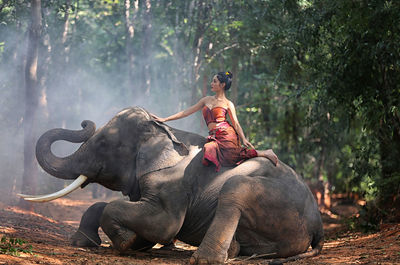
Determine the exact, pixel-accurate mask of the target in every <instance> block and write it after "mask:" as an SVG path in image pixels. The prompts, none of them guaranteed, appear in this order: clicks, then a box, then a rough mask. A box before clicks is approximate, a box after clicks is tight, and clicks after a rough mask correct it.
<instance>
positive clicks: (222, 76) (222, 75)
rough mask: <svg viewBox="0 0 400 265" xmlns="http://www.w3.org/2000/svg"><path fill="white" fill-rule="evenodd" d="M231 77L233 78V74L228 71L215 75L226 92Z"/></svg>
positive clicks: (230, 82) (229, 85)
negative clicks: (223, 84)
mask: <svg viewBox="0 0 400 265" xmlns="http://www.w3.org/2000/svg"><path fill="white" fill-rule="evenodd" d="M232 77H233V74H232V72H229V71H226V72H219V73H218V74H217V78H218V80H219V81H220V82H221V83H225V90H228V89H229V88H230V87H231V84H232Z"/></svg>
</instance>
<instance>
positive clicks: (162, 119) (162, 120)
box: [150, 113, 167, 122]
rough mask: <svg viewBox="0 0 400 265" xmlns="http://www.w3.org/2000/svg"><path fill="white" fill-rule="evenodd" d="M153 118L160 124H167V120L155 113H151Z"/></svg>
mask: <svg viewBox="0 0 400 265" xmlns="http://www.w3.org/2000/svg"><path fill="white" fill-rule="evenodd" d="M150 115H151V117H153V119H154V120H156V121H158V122H166V121H167V119H165V118H160V117H158V116H157V115H154V114H153V113H150Z"/></svg>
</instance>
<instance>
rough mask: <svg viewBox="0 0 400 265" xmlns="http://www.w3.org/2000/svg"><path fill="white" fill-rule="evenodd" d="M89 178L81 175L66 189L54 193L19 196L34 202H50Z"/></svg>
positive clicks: (76, 187)
mask: <svg viewBox="0 0 400 265" xmlns="http://www.w3.org/2000/svg"><path fill="white" fill-rule="evenodd" d="M86 180H87V177H86V176H84V175H80V176H79V177H78V178H77V179H76V180H74V182H72V183H71V184H69V185H68V186H67V187H65V188H64V189H62V190H60V191H57V192H55V193H52V194H46V195H26V194H17V195H18V196H20V197H22V198H24V200H26V201H32V202H48V201H52V200H55V199H58V198H61V197H63V196H65V195H67V194H69V193H71V192H73V191H74V190H76V189H78V188H79V187H80V186H81V185H82V184H83V183H84V182H85V181H86Z"/></svg>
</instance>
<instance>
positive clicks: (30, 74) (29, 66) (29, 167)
mask: <svg viewBox="0 0 400 265" xmlns="http://www.w3.org/2000/svg"><path fill="white" fill-rule="evenodd" d="M41 32H42V15H41V0H32V1H31V25H30V27H29V33H28V36H29V38H28V51H27V60H26V66H25V115H24V175H23V179H22V188H21V190H22V193H25V194H35V192H36V184H37V183H36V182H37V163H36V160H35V151H34V150H35V140H36V138H35V123H34V120H35V113H36V109H37V106H38V78H37V69H38V59H39V58H38V55H39V42H40V37H41ZM20 205H21V206H23V207H28V204H27V203H26V202H25V201H24V200H23V199H21V201H20Z"/></svg>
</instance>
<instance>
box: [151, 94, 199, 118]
mask: <svg viewBox="0 0 400 265" xmlns="http://www.w3.org/2000/svg"><path fill="white" fill-rule="evenodd" d="M205 101H206V97H204V98H202V99H200V100H199V102H197V103H196V104H194V105H193V106H191V107H189V108H187V109H185V110H183V111H180V112H178V113H175V114H173V115H171V116H168V117H166V118H160V117H157V116H156V115H154V114H151V115H152V116H153V118H154V119H155V120H156V121H159V122H166V121H173V120H178V119H182V118H184V117H186V116H189V115H191V114H193V113H195V112H196V111H199V110H201V109H202V108H203V107H204V105H205Z"/></svg>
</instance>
